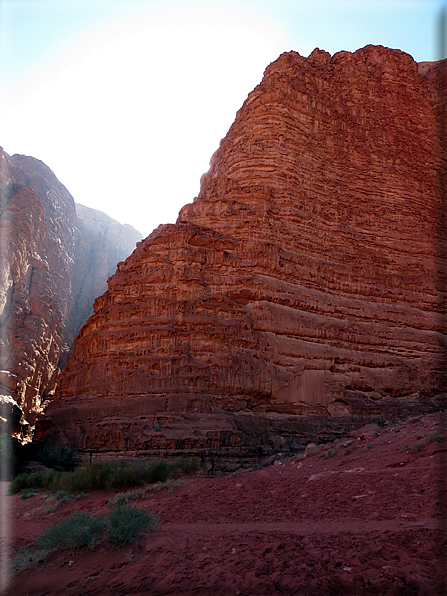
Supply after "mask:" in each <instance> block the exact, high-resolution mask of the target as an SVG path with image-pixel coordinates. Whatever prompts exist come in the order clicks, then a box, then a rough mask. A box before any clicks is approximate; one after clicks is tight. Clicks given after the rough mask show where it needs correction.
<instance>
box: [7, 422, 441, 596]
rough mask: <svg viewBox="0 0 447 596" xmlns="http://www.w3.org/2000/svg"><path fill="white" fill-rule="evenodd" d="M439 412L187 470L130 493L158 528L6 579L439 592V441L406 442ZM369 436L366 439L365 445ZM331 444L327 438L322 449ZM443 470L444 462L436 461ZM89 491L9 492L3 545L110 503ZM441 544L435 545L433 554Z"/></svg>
mask: <svg viewBox="0 0 447 596" xmlns="http://www.w3.org/2000/svg"><path fill="white" fill-rule="evenodd" d="M437 420H438V418H437V416H436V415H429V416H426V417H423V418H420V419H418V420H416V421H414V420H413V421H412V422H410V421H407V422H406V423H403V424H400V425H391V426H389V427H385V428H383V429H380V431H379V435H378V436H371V435H368V434H366V435H365V436H364V437H363V438H362V439H360V438H355V439H354V440H353V442H352V444H350V445H346V446H343V444H342V443H343V441H339V442H338V443H337V444H336V445H335V447H336V449H337V454H336V455H335V456H334V457H331V458H328V457H326V458H325V454H324V452H322V453H320V454H317V455H314V456H312V457H307V458H306V459H304V460H303V461H293V460H288V461H286V460H285V459H284V460H278V461H277V462H275V464H274V465H272V466H270V467H267V468H264V469H260V470H257V471H250V472H245V473H242V474H240V475H238V476H234V475H233V476H228V477H224V478H212V479H211V478H199V477H194V478H188V479H186V480H185V483H184V484H183V485H181V486H179V487H178V488H176V489H175V490H174V491H173V492H172V494H169V491H168V490H167V489H163V490H160V491H158V492H156V491H150V492H148V493H147V496H146V497H145V498H143V499H139V500H138V501H136V504H137V505H138V506H139V507H142V506H147V507H149V508H150V509H151V510H152V511H154V512H159V514H160V521H161V524H162V529H161V530H160V531H158V532H155V533H149V534H146V535H145V536H144V537H143V538H141V539H139V540H138V542H136V543H134V544H131V545H128V546H126V547H124V548H121V549H119V550H117V549H116V548H114V547H112V546H111V545H110V544H109V543H107V542H106V541H105V540H104V541H103V543H102V544H101V545H100V546H98V547H97V548H96V549H95V550H93V551H89V550H88V549H81V550H78V551H75V552H73V551H67V550H65V551H62V550H60V551H57V552H54V553H53V554H51V555H49V556H48V558H47V560H46V561H44V562H40V563H38V562H35V563H34V564H33V565H32V567H31V568H30V569H28V570H25V571H22V572H20V573H19V574H17V575H16V576H15V577H12V578H11V581H10V584H9V587H8V590H7V592H6V593H7V594H15V595H27V596H28V595H29V596H31V595H33V596H34V595H36V596H37V595H41V596H43V595H44V594H45V595H60V594H63V595H78V594H85V595H89V594H94V595H96V596H98V595H102V594H105V595H109V594H110V595H114V596H118V595H125V594H147V595H149V594H150V595H154V596H156V595H167V594H171V595H196V596H201V595H227V594H228V595H230V594H231V595H240V596H249V595H253V596H255V595H256V596H262V595H267V594H268V595H276V594H285V595H290V596H291V595H294V594H295V595H298V594H299V595H301V594H306V595H307V594H309V595H310V594H312V595H313V594H316V595H320V594H321V595H326V594H331V595H332V594H340V595H345V594H357V595H363V594H379V595H382V594H383V595H385V594H386V595H388V594H390V595H391V594H393V595H394V594H404V595H407V594H418V595H420V596H426V595H427V596H428V595H429V594H439V593H442V591H441V590H442V587H441V588H439V582H440V581H441V582H442V575H443V572H444V567H443V565H444V563H445V559H443V556H444V555H445V551H446V546H447V539H446V533H445V527H443V523H442V515H443V513H442V511H443V503H444V502H445V497H446V495H445V494H442V493H441V490H445V484H443V483H442V482H441V481H440V479H441V477H440V474H441V469H442V468H441V466H443V465H444V462H445V452H446V442H445V441H443V442H440V443H432V444H429V445H426V446H424V448H423V449H422V451H420V453H418V454H417V455H415V454H413V453H412V452H411V451H410V450H409V449H408V448H406V447H405V446H406V445H407V444H411V445H413V444H414V443H415V442H416V441H417V440H419V441H421V442H424V439H425V437H426V436H427V434H428V433H429V432H431V431H435V430H438V432H439V428H438V426H437ZM368 443H369V444H370V445H371V448H370V449H369V450H366V451H365V446H366V445H367V444H368ZM327 447H328V446H326V448H327ZM444 473H445V468H444ZM113 496H114V494H113V493H107V494H106V493H95V494H92V495H90V496H88V497H85V498H82V499H78V500H72V501H69V502H68V503H66V504H65V505H64V506H62V507H61V508H59V509H58V510H57V511H55V512H53V513H44V511H45V509H46V507H45V498H44V496H42V495H39V496H36V497H34V498H32V499H27V500H22V499H21V497H20V496H19V495H14V496H7V497H3V500H4V499H7V500H8V503H9V507H10V508H11V510H12V514H13V518H14V527H13V536H12V537H11V543H12V547H13V548H14V549H17V548H18V547H21V546H27V545H32V540H33V538H34V537H36V536H37V535H38V534H39V533H41V532H42V530H43V529H44V528H46V527H47V526H48V525H50V524H51V523H52V522H57V521H59V520H60V519H61V518H62V517H64V516H68V515H69V514H70V513H71V512H73V511H75V510H76V511H90V512H92V513H95V514H97V513H100V512H107V509H108V505H107V503H108V500H109V499H110V498H111V497H113ZM443 553H444V554H443Z"/></svg>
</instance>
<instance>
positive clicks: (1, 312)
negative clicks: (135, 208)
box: [0, 149, 141, 435]
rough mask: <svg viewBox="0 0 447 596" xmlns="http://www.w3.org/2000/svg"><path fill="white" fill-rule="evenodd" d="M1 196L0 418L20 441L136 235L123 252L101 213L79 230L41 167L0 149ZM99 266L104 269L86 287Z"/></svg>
mask: <svg viewBox="0 0 447 596" xmlns="http://www.w3.org/2000/svg"><path fill="white" fill-rule="evenodd" d="M0 196H1V206H0V225H1V241H2V245H1V251H0V323H1V333H0V394H1V398H0V402H1V414H0V415H1V417H2V424H3V426H5V425H7V424H8V422H9V423H11V424H12V426H13V427H14V428H15V429H16V430H18V433H19V435H20V434H21V435H26V434H27V433H28V432H29V429H30V426H32V425H33V424H34V422H35V420H36V417H37V415H38V414H39V413H41V412H42V404H43V402H45V401H47V400H49V399H51V397H52V395H53V392H54V388H55V379H56V376H57V374H58V373H59V372H60V370H59V367H60V366H63V364H64V362H66V361H67V360H68V355H69V352H70V349H71V348H72V345H73V341H74V338H75V336H76V334H77V333H78V331H79V328H80V326H81V325H82V324H83V323H84V321H85V319H86V318H87V316H88V314H89V311H90V309H91V305H92V303H93V300H94V299H95V297H96V296H97V295H98V294H100V293H101V292H102V291H103V289H104V285H105V282H106V279H107V275H109V274H111V273H112V272H113V269H111V268H110V260H111V259H113V258H116V259H117V260H120V259H122V258H125V257H126V256H127V255H128V254H129V253H130V252H131V250H132V247H131V243H132V238H133V241H134V245H135V239H136V238H135V235H137V236H138V238H141V235H139V234H138V233H137V232H136V231H135V230H133V229H132V230H131V234H130V235H129V241H128V243H127V244H126V242H125V241H124V240H122V239H121V240H120V238H119V231H117V229H116V227H117V226H120V224H117V222H114V221H113V220H111V219H110V218H109V223H108V226H107V225H106V224H105V222H106V220H107V216H104V214H99V212H95V213H97V214H98V215H97V216H95V217H90V219H87V221H84V220H82V222H81V224H80V225H79V223H78V217H77V215H76V209H75V204H74V201H73V198H72V196H71V195H70V193H69V192H68V191H67V189H66V188H65V187H64V186H63V185H62V184H61V183H60V182H59V181H58V180H57V178H56V176H55V175H54V174H53V172H52V171H51V170H50V169H49V168H48V167H47V166H46V165H45V164H43V163H42V162H41V161H39V160H37V159H34V158H31V157H25V156H23V155H14V156H12V157H10V156H8V155H7V154H6V153H4V152H3V151H2V150H1V149H0ZM101 220H102V222H103V225H105V228H104V229H105V233H104V234H103V238H102V240H103V242H102V244H101V245H99V244H98V243H97V242H96V244H95V242H94V241H93V240H94V239H96V238H97V237H99V235H100V233H99V230H97V229H96V228H97V227H98V225H99V224H98V223H97V221H101ZM121 227H122V228H123V229H124V226H121ZM127 228H130V226H127ZM112 230H113V231H112ZM117 240H120V242H121V243H120V244H119V242H117ZM101 260H104V261H105V262H106V263H108V264H107V266H106V267H101V268H99V267H98V271H97V277H96V279H95V280H94V281H92V280H91V278H92V267H95V265H96V264H97V263H99V262H100V261H101ZM117 260H116V261H115V264H116V262H117ZM83 317H84V318H83ZM20 419H21V423H22V424H21V427H20V429H18V426H17V425H18V422H19V421H20Z"/></svg>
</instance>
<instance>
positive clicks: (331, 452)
mask: <svg viewBox="0 0 447 596" xmlns="http://www.w3.org/2000/svg"><path fill="white" fill-rule="evenodd" d="M335 455H337V450H336V449H328V450H327V451H326V454H325V456H324V459H328V458H330V457H334V456H335Z"/></svg>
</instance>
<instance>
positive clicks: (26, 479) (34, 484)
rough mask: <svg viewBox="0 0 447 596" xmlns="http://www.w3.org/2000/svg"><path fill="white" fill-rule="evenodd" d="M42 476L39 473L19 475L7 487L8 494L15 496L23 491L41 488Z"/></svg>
mask: <svg viewBox="0 0 447 596" xmlns="http://www.w3.org/2000/svg"><path fill="white" fill-rule="evenodd" d="M43 478H44V476H43V474H42V473H41V472H33V473H32V474H19V475H18V476H16V477H15V478H14V479H13V480H11V483H10V485H9V490H8V492H9V494H10V495H15V494H16V493H20V492H21V491H23V490H26V489H31V488H43V484H44V481H43Z"/></svg>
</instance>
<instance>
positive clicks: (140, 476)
mask: <svg viewBox="0 0 447 596" xmlns="http://www.w3.org/2000/svg"><path fill="white" fill-rule="evenodd" d="M197 468H198V463H197V461H196V460H194V459H192V458H191V459H185V460H178V461H177V462H175V463H174V464H168V463H167V462H166V461H164V460H158V461H154V462H144V461H143V462H133V463H127V464H125V463H122V462H117V461H105V462H93V463H92V464H91V465H90V466H80V467H79V468H76V469H75V470H73V471H72V472H60V471H56V470H51V471H50V472H47V473H46V474H42V473H40V472H35V473H33V474H20V475H19V476H17V477H16V478H15V479H14V480H13V481H12V482H11V484H10V487H9V493H10V494H15V493H18V492H20V491H21V490H22V489H24V488H43V489H45V490H48V491H50V492H53V493H56V492H57V491H65V492H66V493H70V494H73V493H80V492H91V491H93V490H122V489H127V488H133V487H138V486H144V485H146V484H154V483H157V482H166V481H167V480H168V479H169V478H175V477H176V476H178V473H179V472H180V473H185V474H186V473H192V471H193V470H196V469H197Z"/></svg>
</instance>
